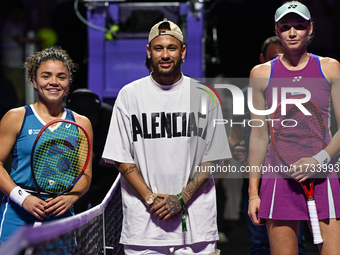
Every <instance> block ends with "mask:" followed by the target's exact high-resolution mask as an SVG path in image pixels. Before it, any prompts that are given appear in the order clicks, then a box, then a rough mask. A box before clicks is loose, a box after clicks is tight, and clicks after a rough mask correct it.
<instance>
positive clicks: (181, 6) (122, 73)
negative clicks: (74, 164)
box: [0, 0, 340, 254]
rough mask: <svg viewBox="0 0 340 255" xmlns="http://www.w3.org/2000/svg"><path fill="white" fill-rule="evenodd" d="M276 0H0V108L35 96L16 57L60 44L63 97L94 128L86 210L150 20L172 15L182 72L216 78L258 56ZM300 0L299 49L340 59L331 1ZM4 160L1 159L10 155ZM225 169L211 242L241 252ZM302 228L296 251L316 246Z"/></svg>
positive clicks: (241, 226)
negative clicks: (181, 40) (305, 18)
mask: <svg viewBox="0 0 340 255" xmlns="http://www.w3.org/2000/svg"><path fill="white" fill-rule="evenodd" d="M284 2H285V1H281V0H256V1H254V0H186V1H128V0H126V1H124V0H111V1H102V0H1V1H0V35H1V37H0V40H1V41H0V60H1V62H0V63H1V69H0V118H1V117H2V116H3V115H4V114H5V113H6V112H7V111H8V110H9V109H11V108H13V107H16V106H21V105H24V104H30V103H33V102H35V101H36V94H35V91H34V89H33V86H29V84H28V83H27V81H26V80H25V78H24V75H25V71H24V69H23V68H22V67H23V63H24V62H25V60H26V59H27V58H28V57H29V56H31V55H32V54H34V53H35V52H37V51H40V50H42V49H43V48H45V47H50V46H53V45H57V46H61V47H62V48H63V49H65V50H66V51H67V52H68V53H69V55H70V56H71V58H72V59H73V60H74V61H75V62H76V63H77V64H78V66H79V69H78V71H77V72H76V73H75V76H74V81H73V84H72V87H71V92H74V93H71V94H70V95H69V96H68V98H67V99H66V101H65V105H66V106H67V107H68V108H70V109H73V110H75V111H77V112H79V113H81V114H84V115H86V116H88V117H89V118H90V120H91V122H92V125H93V127H94V132H95V137H96V140H95V144H94V149H95V154H96V155H97V157H95V159H94V160H95V163H94V168H95V169H94V170H95V171H94V175H93V181H92V185H91V189H92V192H88V194H89V195H87V196H84V198H82V200H80V201H79V203H78V204H77V205H76V209H77V210H78V211H83V210H86V209H88V208H90V207H91V206H94V205H96V204H98V203H100V201H101V199H102V198H103V196H104V195H105V194H106V192H107V190H108V188H109V187H110V186H111V184H112V183H113V181H114V179H115V177H116V175H117V173H118V172H117V171H112V167H108V166H102V165H101V164H100V162H99V161H100V158H101V157H100V156H101V153H102V150H103V146H104V144H105V140H106V133H107V128H108V125H109V120H110V116H111V112H112V105H113V104H114V101H115V98H116V96H117V94H118V92H119V90H120V89H121V88H122V87H123V86H124V85H125V84H127V83H129V82H132V81H134V80H136V79H138V78H142V77H144V76H146V75H148V73H149V69H148V66H147V64H146V63H145V61H146V45H147V43H148V42H147V37H148V32H149V30H150V28H151V27H152V25H154V24H155V23H157V22H158V21H161V20H163V19H164V18H166V19H168V20H171V21H173V22H175V23H177V24H178V25H179V26H180V27H181V29H182V31H183V33H184V37H185V44H186V45H187V56H186V58H185V63H184V65H183V66H182V71H183V73H184V74H186V75H189V76H191V77H193V78H199V79H202V78H211V79H210V80H212V81H215V82H214V83H217V82H218V83H222V82H225V81H230V79H231V78H247V77H248V75H249V73H250V70H251V69H252V67H253V66H255V65H257V64H259V63H260V60H259V55H260V53H261V46H262V44H263V42H264V40H265V39H266V38H268V37H270V36H273V35H275V33H274V26H275V24H274V13H275V10H276V9H277V8H278V7H279V6H280V5H282V4H283V3H284ZM301 2H302V3H304V4H306V5H307V6H308V8H309V10H310V12H311V16H312V21H313V23H314V38H313V40H312V42H311V43H310V45H309V46H308V47H309V49H308V51H309V52H312V53H314V54H317V55H320V56H328V57H332V58H335V59H337V60H338V61H340V15H339V13H340V1H339V0H301ZM211 85H213V84H211ZM244 85H245V84H243V86H244ZM221 96H222V95H221ZM224 96H225V98H227V95H224ZM224 100H227V99H224ZM230 105H231V101H227V104H223V106H226V107H227V108H228V107H229V106H230ZM228 111H230V109H229V108H228V109H227V110H226V112H228ZM229 134H230V133H229ZM5 167H6V169H8V170H9V169H10V161H8V162H7V163H6V166H5ZM103 173H105V174H103ZM235 178H236V179H231V182H232V183H234V184H235V185H236V184H237V185H236V186H233V185H231V184H228V187H231V188H230V190H229V191H227V192H225V191H223V190H222V191H221V190H220V188H221V187H220V186H217V190H218V194H219V195H218V198H217V199H218V216H219V217H218V224H219V230H220V232H224V233H226V235H227V236H225V237H224V238H223V236H221V239H220V243H219V248H220V249H221V250H222V251H228V254H249V253H248V247H249V245H250V244H249V239H248V236H247V228H246V225H245V223H244V218H243V216H242V214H241V205H240V203H241V198H240V192H241V185H242V176H240V177H235ZM93 191H94V192H93ZM225 193H229V194H230V195H231V196H230V197H232V198H237V197H238V199H237V201H234V200H232V199H230V198H229V199H227V198H226V197H225V196H224V194H225ZM91 194H95V197H93V196H91ZM237 194H238V195H237ZM1 195H2V194H1V193H0V197H1ZM226 203H228V204H227V205H226V208H227V210H225V209H224V204H226ZM224 211H226V212H228V213H227V216H225V215H224ZM226 220H227V222H226ZM306 229H307V228H306ZM305 236H306V251H309V253H308V254H317V253H316V252H315V250H316V249H315V246H313V245H311V237H310V234H309V233H307V232H306V234H305ZM228 240H229V242H228ZM312 252H315V253H312ZM222 254H224V253H222ZM306 254H307V253H306Z"/></svg>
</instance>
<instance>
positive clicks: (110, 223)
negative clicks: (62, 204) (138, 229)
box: [0, 175, 124, 255]
mask: <svg viewBox="0 0 340 255" xmlns="http://www.w3.org/2000/svg"><path fill="white" fill-rule="evenodd" d="M122 217H123V213H122V200H121V189H120V175H118V177H117V179H116V180H115V182H114V183H113V185H112V186H111V189H110V190H109V192H108V193H107V194H106V196H105V198H104V199H103V201H102V203H101V204H99V205H97V206H95V207H93V208H91V209H89V210H87V211H85V212H82V213H80V214H77V215H75V216H73V217H68V218H65V219H62V220H58V221H53V222H48V223H45V224H42V225H41V226H39V227H33V226H27V227H22V228H20V229H19V231H18V232H17V233H15V234H14V235H13V237H12V238H11V239H10V240H9V241H8V242H7V243H6V244H5V245H4V246H3V247H2V248H1V249H0V255H52V254H53V255H55V254H57V255H65V254H77V255H83V254H84V255H85V254H86V255H87V254H89V255H92V254H93V255H98V254H104V255H120V254H124V251H123V246H122V245H121V244H119V238H120V232H121V227H122Z"/></svg>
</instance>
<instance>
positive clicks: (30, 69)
mask: <svg viewBox="0 0 340 255" xmlns="http://www.w3.org/2000/svg"><path fill="white" fill-rule="evenodd" d="M48 60H53V61H56V60H58V61H61V62H62V63H63V64H64V65H65V66H66V67H67V69H68V72H69V77H70V78H69V79H70V82H72V80H73V73H74V72H75V71H76V70H77V68H78V66H77V64H76V63H74V62H73V60H72V59H71V58H70V56H69V55H68V54H67V52H66V51H65V50H63V49H62V48H61V47H58V46H53V47H50V48H46V49H44V50H42V51H40V52H38V53H36V54H35V55H33V56H31V57H29V58H28V59H27V62H25V63H24V67H25V68H27V79H28V81H29V82H31V83H33V77H35V76H36V72H37V69H38V68H39V66H40V65H41V63H43V62H46V61H48Z"/></svg>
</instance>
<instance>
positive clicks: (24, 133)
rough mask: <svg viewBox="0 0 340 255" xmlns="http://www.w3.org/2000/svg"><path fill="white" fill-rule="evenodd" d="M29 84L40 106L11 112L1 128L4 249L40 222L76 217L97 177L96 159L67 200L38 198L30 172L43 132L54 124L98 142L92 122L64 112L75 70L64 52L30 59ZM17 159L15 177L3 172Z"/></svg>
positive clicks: (0, 237)
mask: <svg viewBox="0 0 340 255" xmlns="http://www.w3.org/2000/svg"><path fill="white" fill-rule="evenodd" d="M24 66H25V67H26V68H27V71H28V75H27V78H28V80H29V81H30V82H31V83H32V84H33V86H34V89H35V90H36V91H37V92H38V101H37V102H36V103H34V104H31V105H25V106H23V107H19V108H15V109H11V110H10V111H8V112H7V113H6V114H5V116H4V117H3V119H2V120H1V122H0V145H1V150H0V189H1V191H2V192H3V193H4V194H5V196H4V197H3V200H2V204H1V209H0V244H2V245H3V244H4V243H5V242H6V241H7V240H8V239H9V238H10V236H11V235H12V234H13V233H14V232H15V231H16V230H17V229H18V228H19V227H20V226H24V225H27V224H33V223H34V222H35V221H37V220H38V221H50V220H54V219H58V218H61V217H67V216H70V215H73V209H72V205H73V204H74V203H75V202H76V201H77V200H78V199H79V198H80V197H81V196H82V195H83V194H84V193H85V192H86V191H87V190H88V188H89V186H90V182H91V176H92V165H91V161H92V160H91V158H92V155H91V158H90V161H89V165H88V166H87V169H86V170H85V173H84V175H83V177H82V178H81V179H80V180H79V181H78V182H77V184H76V185H75V186H74V187H73V189H72V190H71V191H70V192H69V193H68V194H67V195H61V196H58V197H56V198H52V197H42V199H40V198H38V197H37V196H36V192H35V186H34V182H33V178H32V175H31V169H30V153H31V150H32V146H33V143H34V140H35V138H36V136H37V134H38V133H39V131H40V130H41V129H42V128H43V127H44V125H45V124H47V123H48V122H50V121H52V120H55V119H67V120H71V121H75V122H77V123H79V124H80V125H82V126H83V127H84V128H85V129H86V130H87V132H88V133H89V135H90V137H91V140H92V138H93V133H92V126H91V123H90V121H89V120H88V119H87V118H86V117H84V116H81V115H79V114H77V113H75V112H72V111H71V110H69V109H65V108H64V107H63V106H62V102H63V97H64V96H65V95H66V94H67V93H68V92H69V90H70V85H71V82H72V75H73V73H74V71H75V70H76V64H75V63H74V62H73V61H72V59H71V58H70V57H69V55H68V54H67V53H66V51H64V50H63V49H61V48H59V47H51V48H47V49H44V50H42V51H41V52H38V53H37V54H35V55H33V56H31V57H30V58H28V60H27V62H26V63H25V64H24ZM10 153H11V154H12V158H13V161H12V166H11V173H10V174H8V173H7V171H6V170H5V169H4V167H3V163H4V162H5V160H6V158H7V156H8V155H9V154H10Z"/></svg>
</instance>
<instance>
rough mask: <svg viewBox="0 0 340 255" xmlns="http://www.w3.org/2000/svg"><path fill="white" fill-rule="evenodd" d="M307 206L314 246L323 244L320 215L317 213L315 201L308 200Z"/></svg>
mask: <svg viewBox="0 0 340 255" xmlns="http://www.w3.org/2000/svg"><path fill="white" fill-rule="evenodd" d="M307 206H308V212H309V218H310V224H311V226H312V232H313V242H314V244H319V243H322V242H323V240H322V237H321V232H320V225H319V219H318V214H317V212H316V205H315V200H314V199H313V200H308V201H307Z"/></svg>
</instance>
